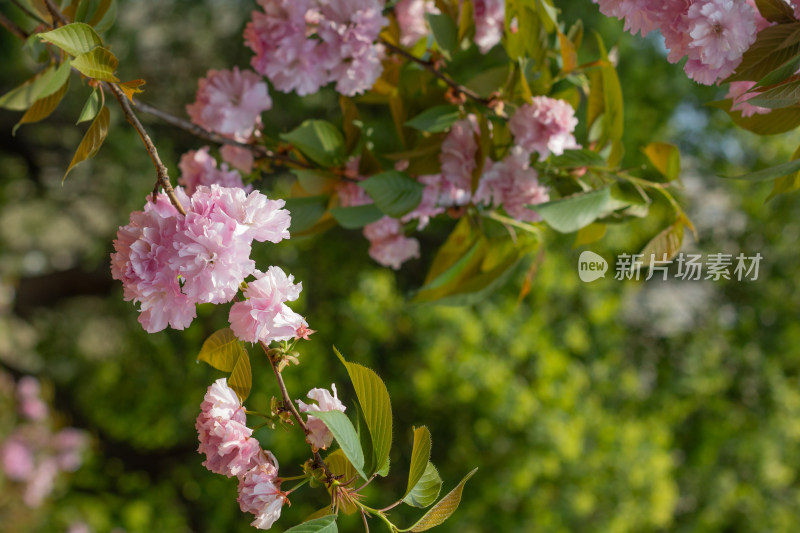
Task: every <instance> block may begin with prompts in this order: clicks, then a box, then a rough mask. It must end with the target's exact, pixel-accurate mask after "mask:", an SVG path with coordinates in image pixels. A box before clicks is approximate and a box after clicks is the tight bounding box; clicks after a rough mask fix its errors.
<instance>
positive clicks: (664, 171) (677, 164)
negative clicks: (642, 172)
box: [642, 142, 681, 181]
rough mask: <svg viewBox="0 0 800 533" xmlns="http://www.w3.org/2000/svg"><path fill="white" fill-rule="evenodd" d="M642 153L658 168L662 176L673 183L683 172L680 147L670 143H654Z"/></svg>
mask: <svg viewBox="0 0 800 533" xmlns="http://www.w3.org/2000/svg"><path fill="white" fill-rule="evenodd" d="M642 151H643V152H644V155H646V156H647V159H649V160H650V162H651V163H652V164H653V166H654V167H656V170H658V171H659V172H660V173H661V175H663V176H664V177H665V178H667V181H672V180H674V179H675V178H677V177H678V174H680V171H681V155H680V152H679V151H678V147H677V146H675V145H672V144H668V143H662V142H654V143H650V144H648V145H647V146H645V147H644V148H643V149H642Z"/></svg>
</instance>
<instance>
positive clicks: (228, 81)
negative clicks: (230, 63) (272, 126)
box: [186, 67, 272, 142]
mask: <svg viewBox="0 0 800 533" xmlns="http://www.w3.org/2000/svg"><path fill="white" fill-rule="evenodd" d="M271 107H272V100H271V99H270V97H269V92H268V89H267V84H266V83H264V82H263V81H262V80H261V78H260V77H259V76H258V75H257V74H256V73H255V72H251V71H248V70H244V71H240V70H239V68H238V67H233V70H209V71H208V73H207V74H206V77H205V78H201V79H200V80H199V81H198V83H197V95H196V97H195V102H194V103H193V104H189V105H188V106H186V111H187V113H189V116H190V117H191V119H192V122H194V123H195V124H197V125H198V126H201V127H203V128H206V129H208V130H211V131H215V132H217V133H219V134H221V135H225V136H226V137H230V138H232V139H236V140H237V141H241V142H247V141H249V140H250V138H251V137H252V136H253V133H254V132H255V131H256V130H257V129H260V128H261V113H262V112H264V111H266V110H267V109H270V108H271Z"/></svg>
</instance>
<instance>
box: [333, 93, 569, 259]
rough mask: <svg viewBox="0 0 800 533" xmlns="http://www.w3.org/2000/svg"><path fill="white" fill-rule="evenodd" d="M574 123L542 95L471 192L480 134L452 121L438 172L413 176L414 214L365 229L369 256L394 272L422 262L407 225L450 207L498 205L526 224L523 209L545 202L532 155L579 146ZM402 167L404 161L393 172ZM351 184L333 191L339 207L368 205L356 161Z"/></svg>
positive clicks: (519, 118)
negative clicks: (417, 197)
mask: <svg viewBox="0 0 800 533" xmlns="http://www.w3.org/2000/svg"><path fill="white" fill-rule="evenodd" d="M577 124H578V119H577V118H575V111H574V110H573V108H572V107H571V106H570V105H569V104H568V103H567V102H565V101H564V100H557V99H553V98H549V97H546V96H537V97H534V98H533V100H532V101H531V103H529V104H525V105H523V106H522V107H520V108H518V109H517V111H516V112H515V113H514V115H513V116H512V117H511V120H510V123H509V129H510V130H511V133H512V134H513V136H514V146H512V147H511V149H510V150H509V153H508V155H507V156H506V157H505V158H503V159H502V160H501V161H492V160H491V159H490V158H488V157H487V158H486V159H485V160H484V162H483V168H482V174H481V177H480V180H479V182H478V187H477V189H476V190H475V191H474V193H473V185H472V182H473V174H474V173H475V172H476V170H477V168H478V140H479V137H480V130H479V127H478V124H477V120H476V118H475V117H474V116H473V115H470V116H469V117H467V118H465V119H461V120H459V121H457V122H455V123H454V124H453V125H452V127H451V128H450V131H449V133H448V134H447V137H446V138H445V139H444V141H443V142H442V148H441V152H440V154H439V162H440V164H441V173H440V174H432V175H424V176H419V177H417V180H418V181H419V182H421V183H423V184H424V185H425V188H424V189H423V193H422V201H421V202H420V204H419V205H418V206H417V208H416V209H414V211H412V212H411V213H408V214H407V215H405V216H404V217H402V218H401V219H399V220H398V219H395V218H391V217H383V218H381V219H380V220H378V221H377V222H373V223H372V224H368V225H367V226H365V227H364V236H365V237H366V238H367V239H368V240H369V241H370V248H369V254H370V257H372V258H373V259H374V260H375V261H377V262H378V263H380V264H381V265H384V266H389V267H391V268H394V269H395V270H397V269H399V268H400V265H402V263H404V262H405V261H407V260H409V259H412V258H415V257H419V242H418V241H417V240H416V239H415V238H413V237H407V236H406V235H405V226H404V225H405V224H407V223H409V222H411V221H417V226H416V229H417V230H421V229H423V228H424V227H425V226H426V225H427V224H428V221H429V220H430V218H431V217H434V216H436V215H439V214H441V213H443V212H444V211H445V210H446V209H447V208H453V207H456V208H457V207H461V206H466V205H469V204H474V205H485V206H491V207H498V208H499V207H502V208H503V209H505V211H506V213H508V214H509V216H511V217H513V218H515V219H517V220H520V221H524V222H534V221H537V220H539V217H538V215H537V214H536V212H535V211H534V210H532V209H530V208H529V207H527V206H530V205H536V204H540V203H542V202H546V201H548V200H549V198H550V197H549V194H548V191H547V189H546V188H545V187H544V186H542V185H541V184H540V183H539V179H538V177H539V176H538V173H537V172H536V169H534V168H533V167H532V166H531V157H532V155H533V154H538V156H539V158H540V159H546V158H547V157H549V155H550V154H555V155H561V154H562V153H564V150H567V149H572V148H579V147H580V146H579V145H578V143H577V142H576V140H575V136H574V135H573V132H574V130H575V126H577ZM405 166H406V165H405V164H404V163H403V162H401V163H400V164H398V165H397V169H398V170H403V169H404V167H405ZM347 171H348V175H350V176H354V179H355V181H341V182H340V183H339V185H338V188H337V192H338V196H339V203H340V204H341V205H342V206H343V207H353V206H358V205H365V204H369V203H372V199H371V198H370V197H369V196H368V195H367V193H366V191H364V189H362V188H361V187H359V186H358V184H357V183H356V182H357V181H358V180H361V179H364V178H363V177H361V176H358V175H357V172H358V160H357V159H353V160H351V161H350V163H348V166H347Z"/></svg>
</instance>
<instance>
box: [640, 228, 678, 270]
mask: <svg viewBox="0 0 800 533" xmlns="http://www.w3.org/2000/svg"><path fill="white" fill-rule="evenodd" d="M683 227H684V223H683V219H682V218H678V220H676V221H675V222H674V223H673V224H671V225H670V226H669V227H667V228H666V229H664V230H663V231H661V232H660V233H659V234H658V235H656V236H655V237H653V238H652V239H651V240H650V242H648V243H647V244H645V246H644V248H642V252H641V253H642V265H643V266H649V265H650V264H651V262H652V260H655V261H665V260H666V261H671V260H672V258H673V257H675V256H676V255H678V252H679V251H680V249H681V245H682V244H683Z"/></svg>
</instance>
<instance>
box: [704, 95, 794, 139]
mask: <svg viewBox="0 0 800 533" xmlns="http://www.w3.org/2000/svg"><path fill="white" fill-rule="evenodd" d="M706 105H709V106H712V107H718V108H720V109H723V110H725V111H726V112H727V113H728V115H730V117H731V119H732V120H733V122H734V124H736V125H737V126H739V127H741V128H744V129H746V130H748V131H752V132H753V133H755V134H757V135H776V134H779V133H785V132H787V131H790V130H793V129H795V128H796V127H797V126H800V106H792V107H784V108H782V109H778V110H774V111H772V112H770V113H766V114H759V113H756V114H755V115H753V116H751V117H745V116H742V112H741V111H731V101H730V100H720V101H717V102H709V103H708V104H706Z"/></svg>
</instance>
